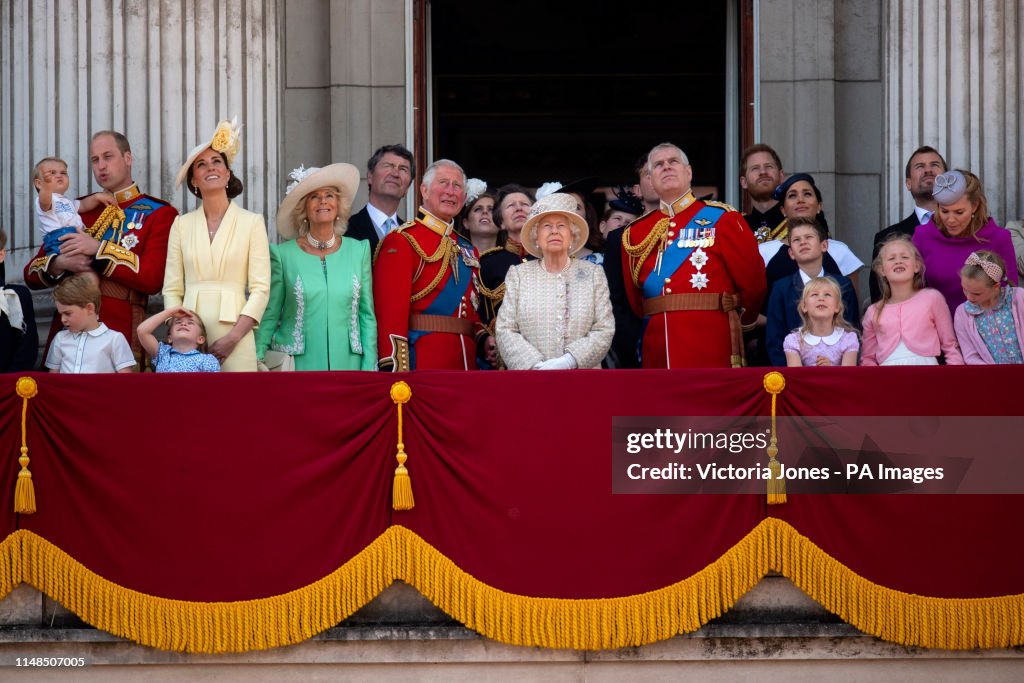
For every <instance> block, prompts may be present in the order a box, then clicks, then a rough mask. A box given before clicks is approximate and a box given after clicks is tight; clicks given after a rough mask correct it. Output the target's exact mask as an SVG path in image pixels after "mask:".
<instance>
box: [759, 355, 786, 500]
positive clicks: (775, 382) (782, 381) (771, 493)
mask: <svg viewBox="0 0 1024 683" xmlns="http://www.w3.org/2000/svg"><path fill="white" fill-rule="evenodd" d="M763 384H764V390H765V391H767V392H768V393H769V394H771V395H772V441H771V443H770V444H768V470H769V471H770V472H771V475H772V476H771V479H769V480H768V504H769V505H782V504H783V503H785V502H786V479H785V477H783V476H782V463H780V462H779V461H778V460H777V459H776V458H775V456H777V455H778V454H779V446H778V439H777V437H776V431H775V399H776V398H777V397H778V395H779V394H781V393H782V390H783V389H785V388H786V378H785V377H783V376H782V373H781V372H778V371H777V370H773V371H772V372H769V373H768V374H766V375H765V376H764V381H763Z"/></svg>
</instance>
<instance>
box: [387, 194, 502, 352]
mask: <svg viewBox="0 0 1024 683" xmlns="http://www.w3.org/2000/svg"><path fill="white" fill-rule="evenodd" d="M445 241H447V242H448V243H449V244H450V246H448V247H446V248H447V249H450V250H451V251H450V252H449V253H454V254H455V257H456V258H458V259H462V260H463V262H464V263H467V265H469V271H470V272H471V273H472V275H471V276H470V277H465V278H464V280H463V281H459V282H458V283H453V286H457V287H458V290H456V291H458V292H459V293H460V294H461V296H460V298H459V299H458V303H457V304H456V305H455V306H454V311H450V312H449V316H450V317H451V318H459V319H463V320H465V321H467V322H468V325H467V327H468V328H469V329H470V330H471V333H470V334H468V335H467V334H454V333H451V332H430V333H427V334H422V335H420V334H417V332H416V331H415V330H412V331H410V329H409V317H410V316H412V315H421V314H435V312H434V311H428V308H429V307H430V306H431V304H432V303H434V301H435V299H437V298H438V296H439V295H440V294H441V291H442V290H443V289H444V288H445V286H446V284H447V283H448V281H449V279H450V278H452V268H451V261H450V260H449V259H440V260H437V261H435V262H433V263H431V262H428V261H427V260H426V259H425V258H424V255H425V256H427V257H428V258H429V257H432V256H434V255H435V254H437V253H438V250H439V248H441V247H442V243H443V242H445ZM413 243H415V246H414V244H413ZM442 269H443V270H444V272H443V273H441V270H442ZM439 273H440V278H439V279H437V278H438V275H439ZM478 278H479V265H478V260H477V253H476V249H474V248H473V245H472V244H470V243H469V242H467V241H466V240H463V239H461V238H458V236H457V235H456V233H454V232H453V230H452V226H451V224H449V223H445V222H444V221H442V220H440V219H439V218H437V217H436V216H434V215H432V214H430V213H429V212H427V211H426V210H424V209H422V208H421V209H420V211H419V214H418V215H417V217H416V220H414V221H412V222H410V223H406V224H405V225H403V226H402V227H400V228H399V229H398V230H396V231H394V232H392V233H390V234H388V235H387V236H386V237H385V238H384V240H383V241H382V242H381V244H380V247H379V249H378V250H377V256H376V259H375V261H374V264H373V302H374V308H375V311H376V314H377V348H378V354H379V356H380V359H381V369H391V367H392V365H393V363H394V362H395V358H396V355H397V354H396V349H395V344H394V343H393V340H392V337H393V336H394V337H395V338H397V339H398V340H400V341H408V342H410V351H411V353H410V357H411V368H412V369H428V368H434V369H443V370H467V369H468V370H475V369H476V342H477V340H478V339H479V338H480V336H481V335H483V334H484V331H483V325H482V324H481V323H480V318H479V316H478V315H477V310H476V309H477V303H478V296H477V281H478ZM435 279H437V282H436V283H435ZM424 292H425V293H424ZM421 295H422V296H421ZM414 298H416V300H415V301H414V300H413V299H414ZM410 332H412V335H411V338H410Z"/></svg>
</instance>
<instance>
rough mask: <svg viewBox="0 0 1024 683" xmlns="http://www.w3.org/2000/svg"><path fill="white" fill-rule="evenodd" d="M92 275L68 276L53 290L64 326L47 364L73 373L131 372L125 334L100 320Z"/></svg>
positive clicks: (132, 364)
mask: <svg viewBox="0 0 1024 683" xmlns="http://www.w3.org/2000/svg"><path fill="white" fill-rule="evenodd" d="M89 275H90V273H84V274H81V273H80V274H77V275H72V276H70V277H67V278H65V279H64V280H63V281H62V282H61V283H60V284H59V285H57V287H56V288H54V290H53V298H54V301H55V302H56V304H57V314H58V315H59V316H60V320H61V323H63V324H64V329H63V330H61V331H60V332H58V333H57V336H55V337H54V338H53V343H51V344H50V352H49V353H48V354H47V355H46V367H47V368H49V370H50V372H58V373H60V372H65V373H74V374H86V373H98V372H132V371H133V370H134V369H135V357H134V356H133V355H132V349H131V347H130V346H129V345H128V340H126V339H125V338H124V335H123V334H121V333H120V332H115V331H114V330H112V329H110V328H109V327H107V326H106V325H104V324H103V323H101V322H100V317H99V311H100V288H99V285H98V284H97V283H96V280H95V277H89Z"/></svg>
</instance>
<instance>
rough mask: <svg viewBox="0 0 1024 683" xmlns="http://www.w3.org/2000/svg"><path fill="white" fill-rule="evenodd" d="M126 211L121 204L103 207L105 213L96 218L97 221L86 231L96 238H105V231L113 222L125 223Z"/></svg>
mask: <svg viewBox="0 0 1024 683" xmlns="http://www.w3.org/2000/svg"><path fill="white" fill-rule="evenodd" d="M124 218H125V216H124V211H123V210H122V209H121V207H120V206H117V205H116V204H111V205H108V206H107V208H105V209H103V213H101V214H100V217H99V218H97V219H96V222H95V223H93V224H92V226H91V227H89V228H88V229H86V232H87V233H88V234H89V236H90V237H92V238H93V239H95V240H99V239H102V238H103V233H105V232H106V231H107V228H109V227H110V224H111V223H118V224H119V225H120V224H123V223H124Z"/></svg>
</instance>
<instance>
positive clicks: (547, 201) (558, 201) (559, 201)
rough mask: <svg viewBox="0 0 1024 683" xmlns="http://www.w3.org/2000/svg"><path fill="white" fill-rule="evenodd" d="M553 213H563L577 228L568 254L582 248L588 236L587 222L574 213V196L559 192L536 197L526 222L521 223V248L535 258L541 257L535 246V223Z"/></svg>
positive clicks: (538, 249)
mask: <svg viewBox="0 0 1024 683" xmlns="http://www.w3.org/2000/svg"><path fill="white" fill-rule="evenodd" d="M553 213H560V214H563V215H565V216H566V217H567V218H568V219H569V221H570V222H571V223H572V224H573V225H574V226H576V228H578V230H579V234H578V235H577V237H576V239H574V240H573V242H572V244H570V245H569V255H570V256H571V255H572V254H575V253H576V252H577V251H579V250H580V249H582V248H583V245H584V244H586V243H587V239H589V237H590V228H589V227H588V226H587V222H586V221H585V220H583V217H582V216H580V215H579V214H578V213H576V198H575V197H573V196H572V195H568V194H563V193H561V192H555V193H553V194H549V195H547V196H546V197H544V198H543V199H538V200H537V202H536V203H535V204H534V205H533V206H532V207H530V215H529V216H527V218H526V223H525V224H524V225H523V248H524V249H526V251H527V253H529V254H532V255H533V256H536V257H537V258H540V257H541V253H540V247H539V246H537V224H538V223H540V221H541V219H542V218H544V216H547V215H549V214H553Z"/></svg>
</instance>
